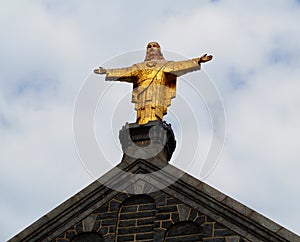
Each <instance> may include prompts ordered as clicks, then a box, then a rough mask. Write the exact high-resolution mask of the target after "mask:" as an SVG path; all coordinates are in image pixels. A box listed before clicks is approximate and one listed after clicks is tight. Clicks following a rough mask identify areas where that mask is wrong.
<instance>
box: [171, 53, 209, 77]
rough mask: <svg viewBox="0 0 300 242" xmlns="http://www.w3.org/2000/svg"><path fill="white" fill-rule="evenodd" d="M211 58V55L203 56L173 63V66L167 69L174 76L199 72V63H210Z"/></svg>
mask: <svg viewBox="0 0 300 242" xmlns="http://www.w3.org/2000/svg"><path fill="white" fill-rule="evenodd" d="M212 58H213V57H212V55H207V54H204V55H202V56H201V57H200V58H194V59H191V60H185V61H176V62H173V66H168V67H169V69H170V72H171V73H173V74H174V75H176V76H182V75H184V74H186V73H188V72H192V71H197V70H200V68H201V63H204V62H207V61H210V60H211V59H212Z"/></svg>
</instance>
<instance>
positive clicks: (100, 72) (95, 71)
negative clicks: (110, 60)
mask: <svg viewBox="0 0 300 242" xmlns="http://www.w3.org/2000/svg"><path fill="white" fill-rule="evenodd" d="M94 73H96V74H105V73H106V69H105V68H103V67H101V66H100V67H99V68H98V69H95V70H94Z"/></svg>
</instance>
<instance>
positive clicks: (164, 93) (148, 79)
mask: <svg viewBox="0 0 300 242" xmlns="http://www.w3.org/2000/svg"><path fill="white" fill-rule="evenodd" d="M199 60H200V58H195V59H191V60H185V61H166V60H151V61H144V62H141V63H137V64H134V65H132V66H131V67H124V68H116V69H107V70H106V78H105V80H107V81H123V82H130V83H133V91H132V102H133V103H135V110H136V111H137V123H138V124H146V123H148V122H149V121H152V120H158V119H160V120H162V119H163V116H164V115H165V114H167V107H168V106H170V105H171V99H172V98H174V97H175V96H176V79H177V77H179V76H182V75H184V74H186V73H188V72H192V71H196V70H200V64H199Z"/></svg>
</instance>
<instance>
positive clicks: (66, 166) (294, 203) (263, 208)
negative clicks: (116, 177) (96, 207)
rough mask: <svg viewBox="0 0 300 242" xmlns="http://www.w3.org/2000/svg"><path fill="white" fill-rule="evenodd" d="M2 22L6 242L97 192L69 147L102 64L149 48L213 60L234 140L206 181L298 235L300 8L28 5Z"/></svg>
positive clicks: (9, 5)
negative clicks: (82, 98)
mask: <svg viewBox="0 0 300 242" xmlns="http://www.w3.org/2000/svg"><path fill="white" fill-rule="evenodd" d="M0 11H1V15H0V16H1V17H0V20H1V21H0V23H1V24H0V27H1V29H3V30H4V33H5V34H3V35H2V37H1V40H0V50H1V57H0V60H1V66H0V71H1V78H0V94H1V95H0V132H1V138H0V145H1V152H0V162H1V165H2V167H3V168H2V169H1V171H0V174H1V176H0V178H1V183H0V184H2V185H1V186H0V191H1V193H2V196H3V197H4V198H5V199H3V200H2V201H1V203H0V211H1V214H2V215H3V216H1V218H0V227H1V228H3V230H5V231H3V232H2V231H1V236H0V239H2V240H5V239H8V238H9V237H11V236H13V235H14V234H15V233H17V232H18V231H19V230H20V229H22V228H24V227H25V226H27V225H29V223H31V222H33V221H35V220H36V219H37V218H38V217H40V216H42V215H43V214H44V213H46V212H47V211H49V210H51V209H52V208H53V207H54V206H56V205H58V204H59V203H61V202H62V201H64V200H65V199H66V198H67V197H69V196H71V195H72V194H74V193H75V192H76V191H78V190H80V189H81V188H83V187H84V186H85V185H87V184H88V183H89V182H90V181H91V178H90V177H89V176H88V175H87V173H86V172H85V170H84V168H82V166H81V164H80V161H79V159H78V158H77V156H76V154H75V150H74V145H73V140H72V111H73V103H74V101H75V99H76V95H77V93H78V91H79V88H80V85H81V84H82V83H83V81H84V79H85V78H86V76H87V75H88V74H89V73H90V72H91V70H92V68H93V67H94V66H95V65H98V64H101V63H103V62H105V61H106V60H107V59H108V58H110V57H111V56H114V55H118V54H119V53H124V52H126V51H130V50H135V49H140V48H144V45H146V43H147V42H148V41H150V40H158V41H159V42H160V43H161V45H162V47H163V49H165V50H172V51H178V52H180V53H182V54H184V55H186V56H189V57H195V56H199V55H201V54H202V53H206V52H207V53H212V54H213V55H214V57H215V59H214V60H213V61H212V62H211V63H207V64H205V65H204V69H205V70H206V71H208V73H209V74H210V76H212V78H213V79H214V81H215V82H216V84H217V86H218V88H219V90H220V93H221V95H222V96H223V99H224V104H225V108H226V113H227V127H228V128H227V133H228V137H227V142H226V144H225V149H224V153H223V156H222V159H221V161H220V162H219V165H218V166H217V167H216V169H215V170H214V172H213V173H212V174H211V176H210V177H209V178H208V179H207V181H208V182H209V183H210V184H212V185H213V186H215V187H217V188H218V189H220V190H221V191H223V192H225V193H227V194H229V195H231V196H233V197H235V198H237V199H238V200H239V201H241V202H243V203H245V204H247V205H249V206H250V207H253V208H255V209H257V210H258V211H259V212H261V213H263V214H266V215H267V216H268V217H270V218H271V219H274V220H276V221H277V222H278V223H280V224H282V225H285V226H286V227H287V228H290V229H292V230H294V231H295V232H297V233H298V234H299V233H300V227H299V223H298V217H299V215H300V214H299V213H298V212H297V211H299V209H298V204H299V202H300V196H299V194H298V193H297V192H296V191H297V189H298V187H299V185H300V184H299V183H300V181H299V179H298V174H297V171H298V170H299V162H298V157H299V151H298V147H299V138H298V137H299V133H300V130H299V125H298V123H299V120H300V112H299V108H298V103H299V101H300V100H299V91H300V84H299V79H300V73H299V70H298V69H299V68H298V66H299V62H300V61H299V60H300V58H299V57H300V56H299V55H300V44H299V43H300V33H299V32H300V30H299V28H298V26H297V24H296V23H297V20H299V16H300V15H299V11H300V5H299V3H298V2H297V1H275V2H274V1H265V2H261V1H251V2H248V3H247V4H243V3H240V2H237V1H226V2H225V1H216V2H208V1H207V2H206V3H203V2H202V3H201V4H199V3H198V1H190V2H188V3H184V2H180V1H165V2H158V1H157V2H151V4H150V5H147V6H146V7H145V3H141V2H140V1H132V2H130V3H127V2H126V3H123V2H110V3H105V4H104V3H101V2H99V1H91V2H89V3H85V4H82V3H81V2H79V1H72V2H71V1H64V2H61V1H48V2H47V1H46V3H45V2H42V3H41V2H39V1H29V0H28V1H26V2H22V3H18V4H16V3H15V2H13V1H10V2H6V3H5V8H1V10H0ZM298 22H299V21H298ZM119 84H120V85H123V84H122V83H119ZM173 104H174V105H176V104H177V105H178V102H177V103H176V102H173ZM183 107H184V106H183ZM195 107H198V106H197V105H196V104H195ZM195 107H192V108H195ZM177 108H178V106H177ZM174 109H175V108H174ZM179 109H180V107H179ZM129 112H130V111H129ZM182 113H184V110H183V112H182ZM203 113H205V112H203ZM120 128H121V127H120ZM186 132H187V133H188V131H186ZM203 132H205V131H204V130H203ZM204 137H206V139H209V137H210V133H209V131H207V132H206V133H204V135H203V138H204ZM203 145H204V146H205V145H206V143H205V142H203ZM201 152H202V151H201ZM178 165H180V164H178ZM192 168H193V169H191V171H190V172H191V173H192V174H193V175H195V176H197V175H199V171H197V164H193V166H192ZM198 168H199V167H198ZM199 169H200V168H199ZM57 187H60V188H61V189H57ZM16 221H18V222H16Z"/></svg>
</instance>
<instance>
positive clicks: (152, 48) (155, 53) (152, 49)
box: [145, 42, 165, 61]
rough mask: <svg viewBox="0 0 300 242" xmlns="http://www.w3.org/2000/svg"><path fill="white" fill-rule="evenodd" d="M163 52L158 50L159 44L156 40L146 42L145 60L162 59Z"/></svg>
mask: <svg viewBox="0 0 300 242" xmlns="http://www.w3.org/2000/svg"><path fill="white" fill-rule="evenodd" d="M164 59H165V58H164V57H163V54H162V53H161V50H160V45H159V43H157V42H150V43H148V44H147V51H146V58H145V61H150V60H164Z"/></svg>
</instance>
